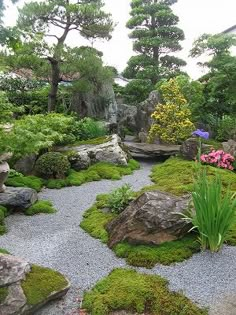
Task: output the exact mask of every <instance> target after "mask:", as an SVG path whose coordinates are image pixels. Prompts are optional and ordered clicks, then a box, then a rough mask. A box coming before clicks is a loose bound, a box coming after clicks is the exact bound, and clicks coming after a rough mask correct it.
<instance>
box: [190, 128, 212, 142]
mask: <svg viewBox="0 0 236 315" xmlns="http://www.w3.org/2000/svg"><path fill="white" fill-rule="evenodd" d="M192 136H197V137H200V138H203V139H206V140H207V139H209V132H207V131H204V130H202V129H197V130H195V131H194V132H193V133H192Z"/></svg>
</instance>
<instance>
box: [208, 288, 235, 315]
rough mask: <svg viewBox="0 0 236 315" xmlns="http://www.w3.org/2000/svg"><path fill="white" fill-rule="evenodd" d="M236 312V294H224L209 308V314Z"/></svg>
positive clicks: (227, 314) (226, 314)
mask: <svg viewBox="0 0 236 315" xmlns="http://www.w3.org/2000/svg"><path fill="white" fill-rule="evenodd" d="M235 314H236V294H235V293H233V292H232V294H230V295H227V296H223V297H222V298H221V299H220V300H218V301H217V302H216V303H215V305H213V306H212V307H211V308H210V310H209V315H235Z"/></svg>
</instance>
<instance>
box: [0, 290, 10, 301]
mask: <svg viewBox="0 0 236 315" xmlns="http://www.w3.org/2000/svg"><path fill="white" fill-rule="evenodd" d="M7 296H8V288H0V304H1V303H3V302H4V301H5V299H6V297H7Z"/></svg>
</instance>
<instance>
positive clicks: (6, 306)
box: [0, 254, 70, 315]
mask: <svg viewBox="0 0 236 315" xmlns="http://www.w3.org/2000/svg"><path fill="white" fill-rule="evenodd" d="M34 268H36V266H34ZM44 271H45V273H44ZM49 273H50V277H51V278H50V279H49V281H50V286H51V287H52V289H51V292H50V290H46V292H47V291H48V292H47V293H43V294H44V296H40V294H41V293H40V294H39V297H37V301H35V302H34V303H32V304H31V303H30V302H29V301H28V296H27V292H26V291H24V290H23V288H22V284H23V282H22V281H24V285H26V284H27V281H29V284H30V287H31V292H30V294H31V295H32V296H34V295H35V294H37V293H38V291H37V290H38V289H39V288H40V287H41V286H45V283H46V281H47V278H46V277H47V276H49ZM28 276H30V277H29V278H28ZM55 276H56V277H57V279H58V278H59V277H60V281H61V287H60V288H58V284H57V285H56V286H55V288H53V286H52V281H53V277H55ZM28 279H29V280H28ZM33 279H35V282H37V283H35V284H34V283H33V282H32V281H33ZM56 287H57V288H56ZM28 288H29V286H28ZM69 288H70V283H69V281H68V280H67V279H66V278H65V277H64V276H63V275H61V274H59V273H58V272H55V271H54V270H50V269H46V268H42V267H39V269H38V270H37V271H36V275H35V271H34V270H33V268H32V265H31V264H29V263H28V262H27V261H24V260H23V259H20V258H17V257H13V256H11V255H6V254H0V290H1V295H0V315H26V314H35V312H36V311H37V310H38V309H40V308H42V307H43V306H44V305H45V304H46V303H48V302H49V301H51V300H54V299H57V298H60V297H62V296H64V295H65V294H66V293H67V291H68V290H69ZM33 291H35V292H33Z"/></svg>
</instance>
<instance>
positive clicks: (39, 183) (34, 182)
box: [5, 176, 43, 192]
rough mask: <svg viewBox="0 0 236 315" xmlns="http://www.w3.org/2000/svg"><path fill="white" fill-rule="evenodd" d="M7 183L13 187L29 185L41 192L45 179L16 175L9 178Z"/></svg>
mask: <svg viewBox="0 0 236 315" xmlns="http://www.w3.org/2000/svg"><path fill="white" fill-rule="evenodd" d="M5 184H6V185H7V186H13V187H29V188H32V189H35V190H36V191H38V192H39V191H40V190H41V189H42V187H43V180H42V179H41V178H39V177H36V176H14V177H10V178H8V179H7V181H6V183H5Z"/></svg>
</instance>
